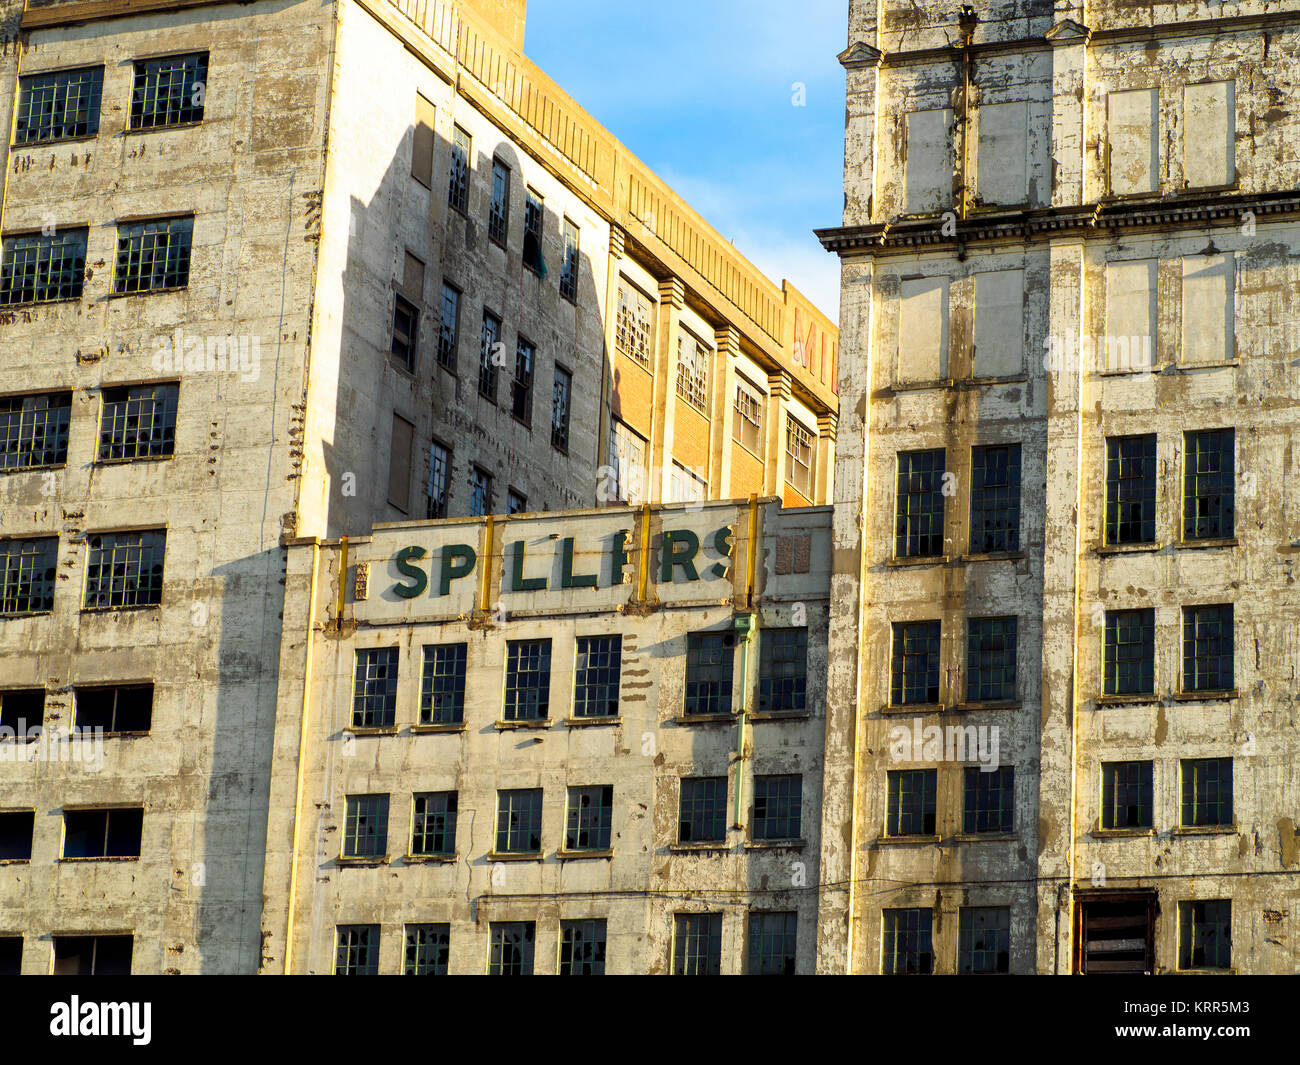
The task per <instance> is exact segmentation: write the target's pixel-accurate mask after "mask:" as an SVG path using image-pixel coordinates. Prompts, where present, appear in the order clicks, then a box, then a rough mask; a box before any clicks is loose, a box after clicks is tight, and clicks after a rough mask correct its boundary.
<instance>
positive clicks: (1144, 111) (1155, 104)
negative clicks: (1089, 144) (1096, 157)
mask: <svg viewBox="0 0 1300 1065" xmlns="http://www.w3.org/2000/svg"><path fill="white" fill-rule="evenodd" d="M1159 122H1160V92H1159V90H1158V89H1133V90H1131V91H1129V92H1113V93H1111V94H1110V95H1109V96H1108V97H1107V98H1106V126H1107V136H1108V137H1109V144H1108V147H1107V150H1108V152H1109V157H1110V191H1111V194H1112V195H1114V196H1131V195H1133V194H1135V193H1141V192H1154V191H1155V190H1156V186H1157V181H1158V176H1159V173H1160V136H1159Z"/></svg>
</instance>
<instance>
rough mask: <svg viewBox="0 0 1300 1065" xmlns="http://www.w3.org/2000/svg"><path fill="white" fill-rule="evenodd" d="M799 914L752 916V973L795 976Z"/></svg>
mask: <svg viewBox="0 0 1300 1065" xmlns="http://www.w3.org/2000/svg"><path fill="white" fill-rule="evenodd" d="M798 932H799V915H798V914H797V913H760V912H751V913H750V915H749V975H750V976H794V975H795V958H796V957H797V955H796V953H795V950H796V946H797V943H798Z"/></svg>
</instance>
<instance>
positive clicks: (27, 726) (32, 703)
mask: <svg viewBox="0 0 1300 1065" xmlns="http://www.w3.org/2000/svg"><path fill="white" fill-rule="evenodd" d="M44 724H45V689H43V688H10V689H8V690H5V691H0V740H4V739H14V738H18V739H19V740H22V739H24V738H26V737H28V736H30V735H31V732H32V730H33V729H39V728H42V727H43V726H44Z"/></svg>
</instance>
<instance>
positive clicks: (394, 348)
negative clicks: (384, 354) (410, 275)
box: [389, 293, 420, 373]
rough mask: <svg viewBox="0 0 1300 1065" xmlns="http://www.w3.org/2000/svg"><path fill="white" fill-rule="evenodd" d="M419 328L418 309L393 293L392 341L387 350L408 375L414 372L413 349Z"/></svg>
mask: <svg viewBox="0 0 1300 1065" xmlns="http://www.w3.org/2000/svg"><path fill="white" fill-rule="evenodd" d="M419 328H420V311H419V309H418V308H417V307H416V306H415V304H414V303H412V302H411V301H410V300H408V299H406V298H405V297H404V296H401V295H398V294H397V293H394V294H393V339H392V343H391V344H390V346H389V350H390V351H391V352H392V355H393V359H394V361H395V362H396V363H397V364H398V365H399V366H401V367H402V368H403V369H405V370H406V371H407V372H408V373H414V372H415V347H416V340H417V338H418V336H419V332H418V331H419Z"/></svg>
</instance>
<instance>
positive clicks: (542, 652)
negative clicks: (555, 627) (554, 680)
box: [504, 640, 551, 721]
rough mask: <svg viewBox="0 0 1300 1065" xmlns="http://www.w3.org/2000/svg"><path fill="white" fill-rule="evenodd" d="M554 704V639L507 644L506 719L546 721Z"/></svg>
mask: <svg viewBox="0 0 1300 1065" xmlns="http://www.w3.org/2000/svg"><path fill="white" fill-rule="evenodd" d="M550 704H551V641H550V640H510V641H508V642H507V644H506V697H505V713H504V718H505V720H506V721H545V720H546V718H547V716H548V714H549V712H550Z"/></svg>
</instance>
